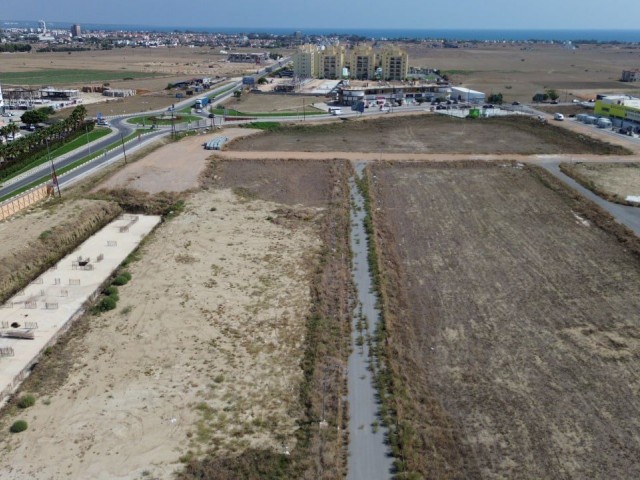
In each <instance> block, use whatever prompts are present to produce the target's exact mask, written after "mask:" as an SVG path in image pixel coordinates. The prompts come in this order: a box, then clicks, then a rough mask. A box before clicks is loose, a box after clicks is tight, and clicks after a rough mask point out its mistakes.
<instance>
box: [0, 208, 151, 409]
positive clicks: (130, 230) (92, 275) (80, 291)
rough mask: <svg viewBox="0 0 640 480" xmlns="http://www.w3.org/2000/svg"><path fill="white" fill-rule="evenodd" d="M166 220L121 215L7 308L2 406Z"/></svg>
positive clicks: (2, 313) (0, 317)
mask: <svg viewBox="0 0 640 480" xmlns="http://www.w3.org/2000/svg"><path fill="white" fill-rule="evenodd" d="M160 220H161V218H160V217H158V216H146V215H128V214H127V215H123V216H121V217H120V218H119V219H117V220H115V221H113V222H111V223H110V224H109V225H107V226H106V227H104V228H103V229H102V230H100V231H99V232H98V233H96V234H95V235H93V236H92V237H91V238H89V239H88V240H86V241H85V242H84V243H83V244H82V245H80V246H79V247H78V248H77V249H76V250H74V251H73V253H71V254H69V255H67V256H66V257H65V258H63V259H62V260H61V261H60V262H58V264H57V265H55V266H54V267H52V268H51V269H49V270H48V271H46V272H45V273H43V274H42V275H40V276H39V277H38V278H36V279H34V280H33V281H32V282H31V283H30V284H29V286H28V287H26V288H25V289H24V290H22V291H20V292H18V293H17V294H16V295H14V296H13V297H12V298H11V299H9V301H8V302H6V303H5V304H4V305H2V306H1V308H0V405H1V404H3V403H4V402H5V401H6V400H7V398H8V396H9V395H11V393H13V392H14V391H15V390H16V388H17V387H18V386H19V385H20V383H21V382H22V380H24V378H26V377H27V375H28V374H29V372H30V369H31V368H32V366H33V364H34V363H35V362H36V361H37V359H38V357H39V355H40V354H41V353H42V352H43V351H44V350H45V349H46V348H47V347H48V346H50V345H52V344H53V343H55V342H56V340H57V339H58V337H59V336H60V335H61V334H62V333H63V332H64V331H66V329H67V328H68V327H69V326H70V325H71V323H72V322H73V320H74V319H76V318H78V317H79V316H80V315H82V314H83V313H84V309H83V305H84V304H85V302H86V301H87V300H90V299H92V298H94V297H95V295H96V294H97V293H98V291H99V289H100V286H101V285H102V284H103V283H104V282H105V280H107V278H109V276H110V275H111V274H112V273H113V271H114V270H115V269H116V268H117V267H118V266H119V265H120V264H121V263H122V262H123V261H124V259H125V258H126V257H127V256H128V255H129V254H130V253H131V252H132V251H133V250H135V248H136V247H137V246H138V245H139V244H140V242H141V241H142V239H143V238H144V237H145V236H146V235H148V234H149V232H151V231H152V230H153V229H154V227H155V226H156V225H157V224H158V223H159V222H160ZM16 337H18V338H16ZM31 337H33V339H32V340H31V339H30V338H31Z"/></svg>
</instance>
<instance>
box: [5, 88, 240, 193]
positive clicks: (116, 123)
mask: <svg viewBox="0 0 640 480" xmlns="http://www.w3.org/2000/svg"><path fill="white" fill-rule="evenodd" d="M240 86H241V82H236V84H235V85H234V89H233V90H230V91H229V93H228V94H226V95H223V96H222V97H220V98H218V99H216V101H215V102H212V105H216V104H218V103H220V102H222V101H224V100H226V99H227V98H229V97H230V96H231V95H233V91H234V90H235V89H237V88H239V87H240ZM228 87H229V85H223V86H220V87H218V88H217V89H214V90H211V91H210V92H207V95H211V94H215V93H216V92H217V91H220V90H224V89H225V88H228ZM193 102H194V99H193V98H188V99H185V100H183V101H181V102H179V103H177V104H176V105H175V107H176V109H181V108H184V107H185V106H187V105H189V104H191V103H193ZM163 111H164V110H157V111H155V112H149V114H153V113H160V112H163ZM139 115H140V114H139V113H137V114H131V115H126V116H121V117H113V118H110V119H109V122H110V127H111V129H112V130H113V131H114V132H115V136H114V135H108V136H106V137H104V138H102V139H100V140H97V141H95V142H92V143H90V144H89V145H88V146H84V147H80V148H78V149H76V150H74V151H73V152H72V153H71V154H70V155H65V156H64V158H58V159H55V160H54V161H53V164H54V165H55V168H56V170H60V169H61V168H64V167H66V166H67V165H70V164H72V163H74V162H76V161H78V160H80V159H82V158H84V157H85V156H87V155H89V154H90V153H93V152H96V151H103V150H106V149H109V148H113V147H114V146H115V145H117V143H118V141H119V140H120V138H125V137H127V136H128V135H129V134H131V133H132V132H133V131H134V130H135V129H136V128H137V127H136V126H135V125H133V124H129V123H127V120H128V119H129V118H131V117H135V116H139ZM202 118H203V119H202V121H201V122H199V124H198V125H194V124H191V125H188V124H186V123H185V124H178V125H176V131H182V130H185V129H187V128H189V127H191V128H195V127H205V126H209V125H210V123H209V122H210V119H209V118H207V115H206V114H203V115H202ZM170 132H171V130H170V128H160V129H158V131H157V132H153V133H148V134H145V135H144V137H143V139H144V143H145V144H147V143H148V142H149V140H151V139H155V138H158V137H161V136H165V135H169V134H170ZM135 145H136V143H135V141H134V142H133V143H130V144H128V145H126V147H125V148H126V149H128V148H133V147H135ZM122 153H123V152H122V150H121V149H117V150H115V151H112V152H109V153H107V154H106V155H100V156H99V157H96V158H95V159H94V160H92V161H90V162H88V163H87V164H85V165H83V166H82V167H80V168H78V169H76V170H73V171H71V172H68V173H67V174H65V175H64V176H63V177H61V178H60V179H59V180H60V185H61V186H63V185H65V184H69V183H72V182H73V181H75V179H76V178H78V177H82V176H85V175H86V174H87V172H89V171H91V170H94V169H96V167H99V166H101V165H104V164H108V163H110V162H111V161H113V159H114V158H116V157H118V156H120V155H121V154H122ZM50 173H51V171H50V170H40V171H37V172H33V173H31V174H30V175H27V176H25V177H24V178H22V179H21V180H18V181H17V182H15V183H12V184H11V185H7V186H3V187H0V197H4V196H5V195H10V194H12V193H13V192H16V191H18V190H20V189H21V188H23V187H25V186H27V185H29V184H31V183H33V182H35V181H36V180H40V179H42V178H43V177H45V176H47V174H49V175H50Z"/></svg>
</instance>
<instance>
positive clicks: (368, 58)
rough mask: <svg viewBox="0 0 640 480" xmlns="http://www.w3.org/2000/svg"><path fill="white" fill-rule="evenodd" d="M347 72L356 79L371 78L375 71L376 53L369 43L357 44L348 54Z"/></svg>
mask: <svg viewBox="0 0 640 480" xmlns="http://www.w3.org/2000/svg"><path fill="white" fill-rule="evenodd" d="M348 58H349V61H348V67H349V74H350V76H351V77H352V78H356V79H358V80H372V79H373V78H375V72H376V66H377V65H376V54H375V53H374V51H373V48H372V47H371V45H357V46H356V47H354V49H353V50H351V51H350V52H349V55H348Z"/></svg>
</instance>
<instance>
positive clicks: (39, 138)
mask: <svg viewBox="0 0 640 480" xmlns="http://www.w3.org/2000/svg"><path fill="white" fill-rule="evenodd" d="M36 112H37V111H36ZM27 113H29V112H26V113H25V114H24V115H23V117H24V116H25V115H26V114H27ZM86 116H87V109H86V108H85V107H84V105H79V106H77V107H76V108H74V109H73V111H72V112H71V115H69V116H68V117H67V118H65V119H64V120H61V121H59V122H56V123H54V124H53V125H50V126H49V127H46V128H43V129H41V130H36V131H35V132H33V133H32V134H30V135H26V136H24V137H20V138H15V135H16V133H18V132H19V131H20V127H18V125H17V124H16V123H10V124H8V125H6V126H4V127H1V128H0V137H2V138H3V139H4V145H1V146H0V179H2V178H6V177H8V176H9V175H11V174H13V173H15V172H17V171H18V170H21V169H22V168H24V167H25V166H27V165H28V164H29V163H30V162H31V161H32V160H33V159H34V158H35V157H36V156H38V155H41V154H44V153H45V152H46V150H47V148H55V147H58V146H60V145H62V144H64V143H66V142H67V141H70V140H72V139H73V138H75V137H77V136H78V135H80V134H82V133H85V131H91V130H93V127H94V126H95V123H94V122H93V121H91V122H85V118H86ZM27 118H28V119H29V118H30V117H29V116H28V117H27ZM27 123H29V122H27ZM9 139H11V141H9Z"/></svg>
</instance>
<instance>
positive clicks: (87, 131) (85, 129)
mask: <svg viewBox="0 0 640 480" xmlns="http://www.w3.org/2000/svg"><path fill="white" fill-rule="evenodd" d="M84 131H85V133H86V134H87V147H89V155H91V144H90V143H89V127H88V126H87V122H84Z"/></svg>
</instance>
